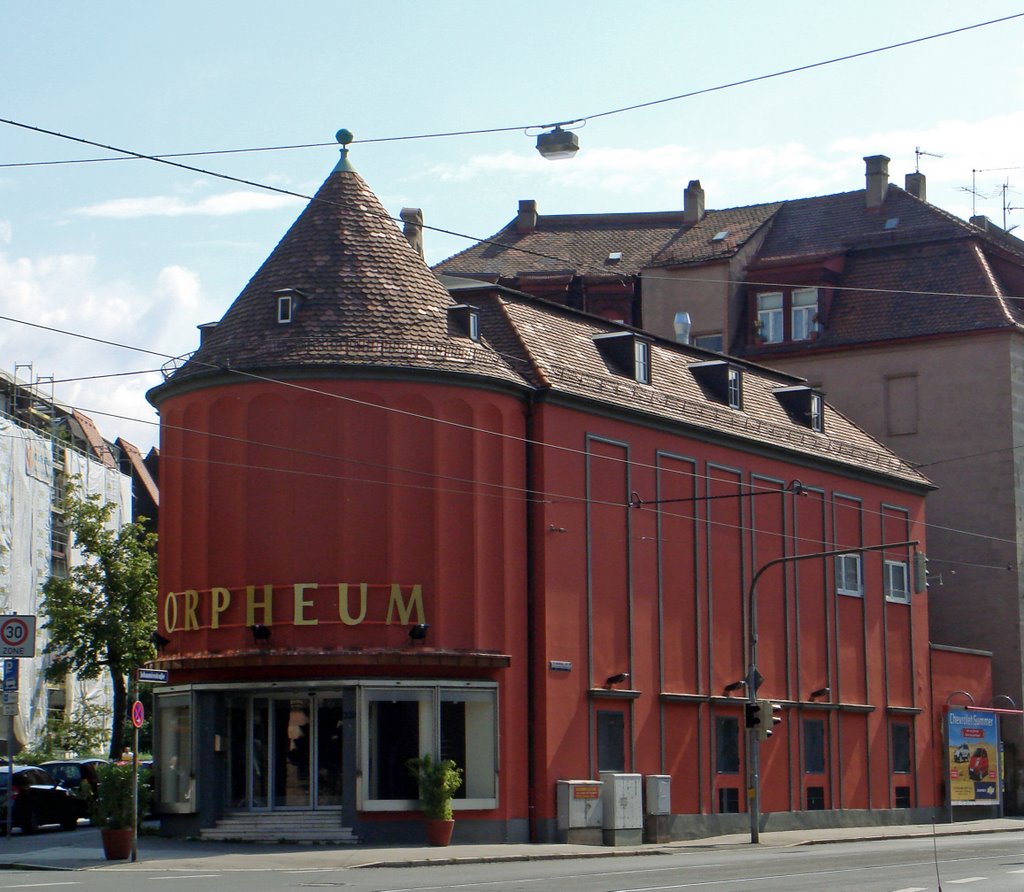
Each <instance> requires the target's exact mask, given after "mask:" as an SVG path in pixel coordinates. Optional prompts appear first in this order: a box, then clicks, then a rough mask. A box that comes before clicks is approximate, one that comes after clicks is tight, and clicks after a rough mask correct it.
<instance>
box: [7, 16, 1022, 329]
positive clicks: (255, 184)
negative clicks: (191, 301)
mask: <svg viewBox="0 0 1024 892" xmlns="http://www.w3.org/2000/svg"><path fill="white" fill-rule="evenodd" d="M1021 15H1022V16H1024V13H1021ZM0 124H8V125H10V126H13V127H20V128H23V129H26V130H31V131H34V132H37V133H42V134H45V135H47V136H54V137H57V138H58V139H66V140H69V141H71V142H79V143H84V144H86V145H92V146H99V147H102V148H107V149H110V151H113V152H122V153H124V155H125V156H127V157H129V158H134V159H137V160H143V161H155V162H157V163H160V164H166V165H169V166H171V167H175V168H179V169H181V170H187V171H189V172H191V173H198V174H202V175H204V176H210V177H214V178H216V179H222V180H227V181H229V182H233V183H238V184H240V185H244V186H251V187H252V188H254V189H263V190H265V191H268V192H274V193H276V194H279V195H286V196H288V197H290V198H298V199H301V200H303V201H320V202H322V203H324V204H327V205H329V206H332V207H339V205H338V204H337V202H333V201H329V200H327V199H323V198H317V197H316V196H315V195H307V194H305V193H302V192H295V191H293V190H291V189H282V188H281V187H279V186H271V185H269V184H267V183H261V182H259V181H257V180H250V179H246V178H244V177H236V176H233V175H231V174H226V173H221V172H220V171H215V170H209V169H207V168H203V167H195V166H194V165H190V164H182V163H179V162H176V161H169V160H166V159H165V158H164V157H161V156H158V155H147V154H144V153H142V152H136V151H134V150H132V149H125V148H121V147H118V146H113V145H108V144H104V143H100V142H96V141H94V140H90V139H86V138H84V137H80V136H74V135H71V134H66V133H60V132H59V131H56V130H49V129H47V128H44V127H37V126H35V125H33V124H25V123H23V122H19V121H14V120H11V119H8V118H0ZM325 145H337V143H325ZM378 216H382V217H383V218H384V219H387V220H390V221H391V222H393V223H395V224H402V223H403V222H404V221H403V220H402V219H401V218H400V217H395V216H392V215H391V214H383V215H378ZM417 226H418V227H419V228H421V229H424V230H427V231H429V232H436V233H439V234H441V235H448V236H452V237H454V238H460V239H465V240H466V241H470V242H473V243H474V244H478V245H488V246H491V247H496V248H504V249H506V250H509V251H516V252H519V253H521V254H525V255H527V256H530V257H536V258H539V259H541V260H553V261H555V262H557V263H560V264H567V263H569V261H568V260H566V258H564V257H561V256H559V255H557V254H549V253H547V252H544V251H537V250H533V249H530V248H523V247H521V246H519V245H511V244H507V243H505V242H501V241H498V240H496V239H493V238H490V239H489V238H480V237H478V236H474V235H469V234H467V233H464V232H458V231H456V230H453V229H445V228H443V227H440V226H431V225H429V224H427V223H418V224H417ZM570 265H571V264H570ZM588 269H592V270H593V271H600V272H602V273H604V274H606V275H607V274H608V270H607V269H606V268H604V267H600V268H598V267H597V266H596V265H594V266H593V267H590V266H589V265H588V266H584V267H583V271H584V272H586V271H587V270H588ZM615 275H617V277H618V278H619V279H620V280H622V281H623V283H627V282H629V281H631V280H632V279H633V278H634V276H632V275H630V274H627V273H616V274H615ZM643 278H645V279H647V280H648V281H659V280H662V279H664V278H665V277H659V276H654V275H646V276H644V277H643ZM666 280H667V279H666ZM673 281H675V280H673ZM689 281H692V282H697V283H699V282H712V281H713V282H714V283H717V284H721V282H722V281H723V280H721V279H714V280H710V279H707V280H705V279H701V278H699V277H691V278H690V279H689ZM727 281H728V284H746V285H762V284H771V285H773V286H776V287H777V286H779V284H780V283H778V282H771V283H763V282H751V281H746V280H744V281H742V282H740V281H739V280H727ZM834 290H836V291H871V292H872V293H876V294H890V293H891V294H909V295H914V296H921V297H966V298H983V299H986V300H1013V301H1021V300H1024V297H1018V296H1014V295H992V294H965V293H960V292H947V291H906V290H897V289H892V290H890V289H883V288H870V289H868V288H851V287H848V286H834ZM0 318H3V317H0Z"/></svg>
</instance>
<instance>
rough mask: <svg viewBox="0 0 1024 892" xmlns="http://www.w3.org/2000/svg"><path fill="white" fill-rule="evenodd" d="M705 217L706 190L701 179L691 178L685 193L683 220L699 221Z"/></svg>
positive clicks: (689, 221)
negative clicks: (701, 183) (701, 185)
mask: <svg viewBox="0 0 1024 892" xmlns="http://www.w3.org/2000/svg"><path fill="white" fill-rule="evenodd" d="M703 219H704V190H703V189H702V188H701V187H700V180H690V184H689V185H688V186H687V187H686V192H685V193H683V222H684V223H699V222H700V221H701V220H703Z"/></svg>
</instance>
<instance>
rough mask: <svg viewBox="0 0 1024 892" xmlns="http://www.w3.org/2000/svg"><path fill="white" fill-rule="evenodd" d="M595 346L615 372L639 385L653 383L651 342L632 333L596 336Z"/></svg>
mask: <svg viewBox="0 0 1024 892" xmlns="http://www.w3.org/2000/svg"><path fill="white" fill-rule="evenodd" d="M594 346H596V347H597V349H598V352H600V354H601V357H602V358H603V359H604V361H605V362H606V363H607V364H608V365H610V366H611V367H612V368H613V369H614V370H615V371H617V372H619V373H621V374H623V375H629V377H631V378H632V379H633V380H634V381H636V382H637V383H638V384H650V383H651V342H650V341H648V340H646V339H644V338H641V337H638V336H637V335H635V334H633V332H631V331H622V332H611V333H609V334H603V335H595V337H594Z"/></svg>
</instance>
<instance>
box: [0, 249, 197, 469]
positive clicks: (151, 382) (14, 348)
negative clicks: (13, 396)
mask: <svg viewBox="0 0 1024 892" xmlns="http://www.w3.org/2000/svg"><path fill="white" fill-rule="evenodd" d="M202 302H203V293H202V288H201V285H200V282H199V279H198V277H197V276H196V275H195V274H194V273H193V272H192V271H191V270H188V269H186V268H184V267H180V266H168V267H165V268H164V269H162V270H161V271H160V272H159V273H158V274H157V276H156V277H155V280H154V281H152V282H150V283H148V284H146V285H144V286H142V287H139V286H136V285H134V284H133V283H131V282H129V281H126V280H123V279H118V278H108V277H106V276H105V275H104V273H103V271H102V270H101V269H100V267H99V265H98V263H97V261H96V258H94V257H92V256H90V255H85V254H63V255H49V256H39V257H31V258H30V257H11V256H9V255H8V254H5V253H4V252H2V251H0V314H2V315H4V316H7V317H10V318H12V319H15V320H21V321H20V322H7V321H0V355H2V356H4V357H7V362H9V363H10V367H11V368H13V364H14V363H15V362H18V363H32V375H33V376H34V377H35V378H39V377H51V376H52V377H53V378H54V379H56V381H57V382H58V383H56V384H55V385H54V395H55V397H56V398H57V399H58V400H59V401H61V402H63V403H65V404H68V405H72V406H76V407H79V408H81V409H82V410H83V411H85V412H86V413H88V414H91V415H92V416H93V418H94V420H95V421H96V423H97V425H98V426H99V428H100V430H101V431H102V433H103V435H104V436H105V437H107V438H108V439H114V438H116V437H118V436H123V437H125V438H126V439H128V440H130V441H131V442H133V443H135V444H136V445H138V446H139V447H140V448H142V449H143V450H144V451H145V450H148V448H149V447H150V446H152V445H154V444H155V443H156V440H157V428H156V426H155V424H154V422H155V421H156V414H155V412H154V410H153V408H152V407H151V406H150V405H149V404H148V403H147V402H146V399H145V393H146V391H147V390H148V389H149V388H151V387H153V386H155V385H156V384H159V383H160V381H161V380H162V377H161V375H160V372H159V371H158V370H159V368H160V366H162V365H163V364H164V362H165V361H166V359H165V358H164V356H160V355H156V356H155V355H153V354H152V353H146V352H140V351H138V350H131V349H127V348H129V347H139V348H144V349H145V350H149V351H154V352H156V353H159V354H165V355H166V356H175V355H180V354H183V353H186V352H188V351H190V350H193V349H195V346H196V344H197V341H198V337H197V333H196V330H195V320H196V319H197V318H200V317H203V316H204V315H205V312H204V311H203V310H202ZM23 323H34V325H26V324H23ZM52 329H60V330H61V331H63V332H67V334H61V333H58V332H57V331H54V330H52ZM76 335H79V336H76ZM80 335H85V336H88V337H81V336H80ZM104 342H109V343H104ZM118 345H121V346H118ZM145 370H153V371H148V372H147V373H145V374H132V375H125V376H123V377H121V375H122V374H123V373H125V372H140V371H145ZM19 374H21V376H22V377H25V378H27V377H28V376H29V372H28V370H20V371H19ZM97 376H111V377H97ZM113 376H117V377H113ZM67 379H80V380H67ZM103 413H110V415H107V414H103ZM112 416H124V418H118V417H112ZM131 419H134V420H131Z"/></svg>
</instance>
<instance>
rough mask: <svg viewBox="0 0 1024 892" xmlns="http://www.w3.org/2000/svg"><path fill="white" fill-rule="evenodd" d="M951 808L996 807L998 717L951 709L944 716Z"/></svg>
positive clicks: (979, 711)
mask: <svg viewBox="0 0 1024 892" xmlns="http://www.w3.org/2000/svg"><path fill="white" fill-rule="evenodd" d="M946 744H947V746H946V750H947V754H948V755H947V759H948V766H949V796H950V804H951V805H999V800H1000V795H1001V793H1000V788H1001V784H1000V780H999V716H997V715H996V714H995V713H994V712H986V711H984V710H966V709H951V710H950V711H949V713H948V714H947V715H946Z"/></svg>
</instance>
